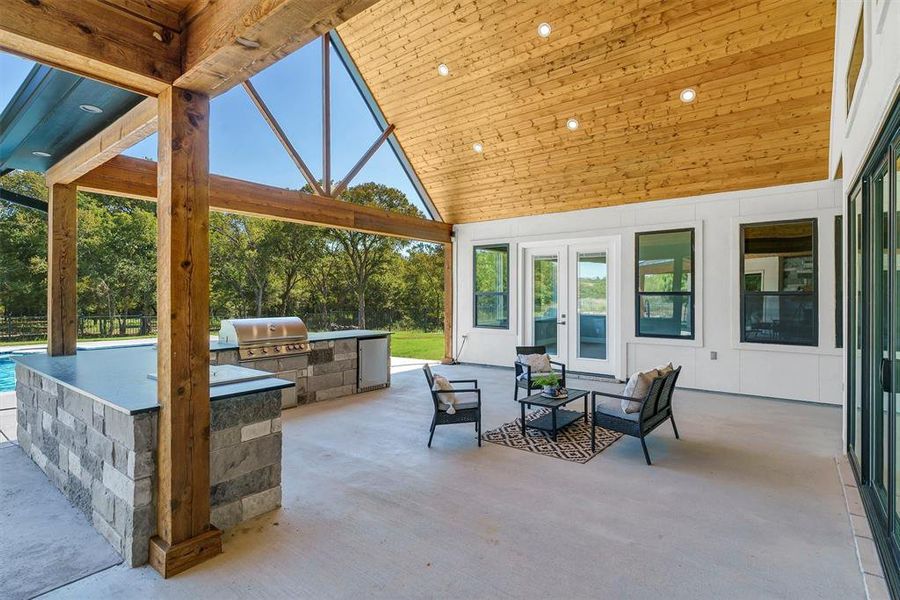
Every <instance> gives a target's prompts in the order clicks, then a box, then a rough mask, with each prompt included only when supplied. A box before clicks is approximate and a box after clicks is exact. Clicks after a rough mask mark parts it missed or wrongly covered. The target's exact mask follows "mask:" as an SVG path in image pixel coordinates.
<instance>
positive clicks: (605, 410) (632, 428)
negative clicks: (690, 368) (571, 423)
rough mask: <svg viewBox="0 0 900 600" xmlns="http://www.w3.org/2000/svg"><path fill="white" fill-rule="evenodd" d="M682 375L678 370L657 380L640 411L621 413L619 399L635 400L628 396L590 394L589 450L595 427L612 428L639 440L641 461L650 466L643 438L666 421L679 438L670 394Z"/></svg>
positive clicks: (595, 437) (595, 436) (593, 443)
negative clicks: (590, 423) (598, 402)
mask: <svg viewBox="0 0 900 600" xmlns="http://www.w3.org/2000/svg"><path fill="white" fill-rule="evenodd" d="M680 374H681V367H678V368H677V369H675V370H674V371H672V372H670V373H669V374H668V375H663V376H661V377H656V378H655V379H654V380H653V383H652V384H651V385H650V390H649V391H648V392H647V397H646V398H644V402H643V404H642V405H641V410H640V412H635V413H626V412H625V411H624V410H622V400H634V398H630V397H628V396H620V395H618V394H610V393H608V392H593V393H592V394H591V414H592V415H593V417H594V418H593V422H592V426H591V450H592V451H593V450H595V449H596V439H597V433H596V432H597V430H596V428H597V427H598V426H600V427H603V428H605V429H612V430H613V431H618V432H619V433H624V434H626V435H630V436H633V437H636V438H640V440H641V448H643V449H644V458H645V459H646V460H647V464H648V465H649V464H651V463H650V453H649V452H647V444H646V442H644V437H645V436H646V435H647V434H648V433H650V432H651V431H653V430H654V429H656V428H657V427H659V426H660V425H661V424H662V423H664V422H665V421H666V420H670V421H672V430H673V431H674V432H675V438H676V439H680V438H679V437H678V427H676V426H675V417H674V416H673V414H672V393H673V392H674V391H675V382H676V381H678V375H680ZM598 396H600V397H601V400H600V405H599V406H598V405H597V397H598Z"/></svg>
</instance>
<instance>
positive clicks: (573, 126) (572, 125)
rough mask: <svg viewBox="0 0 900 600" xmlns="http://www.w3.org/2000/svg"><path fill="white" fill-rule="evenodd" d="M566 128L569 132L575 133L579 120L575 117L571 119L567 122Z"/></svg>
mask: <svg viewBox="0 0 900 600" xmlns="http://www.w3.org/2000/svg"><path fill="white" fill-rule="evenodd" d="M566 127H568V128H569V131H575V130H576V129H578V119H576V118H575V117H572V118H570V119H569V120H568V121H566Z"/></svg>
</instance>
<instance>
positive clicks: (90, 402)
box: [16, 347, 292, 566]
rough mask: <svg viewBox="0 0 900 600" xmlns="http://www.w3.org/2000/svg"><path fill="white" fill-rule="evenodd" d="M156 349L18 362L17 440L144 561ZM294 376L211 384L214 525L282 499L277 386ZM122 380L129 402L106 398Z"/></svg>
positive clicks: (117, 543) (153, 474)
mask: <svg viewBox="0 0 900 600" xmlns="http://www.w3.org/2000/svg"><path fill="white" fill-rule="evenodd" d="M155 358H156V352H155V348H148V347H143V348H127V349H109V350H97V351H90V352H83V353H79V354H78V355H76V356H68V357H47V356H38V355H34V356H27V357H21V358H19V359H17V362H18V364H17V365H16V409H17V411H18V414H17V417H18V430H17V434H18V439H19V445H20V447H21V448H22V450H23V451H24V452H25V453H26V454H27V455H28V456H29V457H31V459H32V460H33V461H34V462H35V464H37V465H38V467H40V468H41V470H42V471H43V472H44V473H45V474H46V475H47V477H48V479H49V480H50V481H51V482H52V483H53V484H54V485H55V486H56V487H57V488H58V489H59V490H60V491H61V492H62V493H63V494H64V495H65V496H66V498H67V499H68V500H69V501H70V502H71V503H72V504H73V505H75V506H76V507H77V508H78V509H79V510H81V512H83V513H84V515H85V517H86V518H87V519H88V521H89V522H90V523H91V524H92V525H93V526H94V528H95V529H96V530H97V531H99V532H100V533H101V534H102V535H103V537H104V538H106V540H107V541H108V542H109V543H110V544H111V545H112V546H113V548H115V549H116V551H117V552H118V553H119V554H121V555H122V557H123V558H124V559H125V561H126V562H127V563H128V564H131V565H132V566H137V565H141V564H144V563H145V562H147V559H148V549H149V540H150V538H151V537H152V536H153V535H155V533H156V498H155V496H156V489H157V466H156V450H157V439H156V436H157V424H158V423H157V412H158V406H156V403H155V400H156V382H155V381H151V380H149V379H147V374H148V373H149V372H150V371H152V370H155V366H156V361H155ZM238 371H249V370H246V369H238ZM104 379H105V380H106V381H105V382H104ZM129 381H130V382H131V385H129ZM78 384H83V385H84V387H85V388H86V389H81V388H80V387H79V385H78ZM291 385H292V384H291V383H289V382H286V381H283V380H279V379H275V378H272V377H265V378H263V379H259V380H255V381H244V382H241V383H235V384H226V385H222V386H216V387H214V388H211V390H210V396H211V405H210V432H211V433H210V506H211V510H212V515H211V522H212V524H213V525H214V526H216V527H218V528H219V529H227V528H229V527H233V526H234V525H236V524H238V523H240V522H241V521H244V520H246V519H250V518H252V517H255V516H257V515H259V514H262V513H264V512H267V511H270V510H272V509H274V508H277V507H278V506H280V505H281V448H282V443H281V441H282V440H281V390H282V389H283V388H288V387H291ZM129 388H131V389H133V391H134V396H133V397H132V399H131V401H130V402H127V403H125V404H126V406H119V405H117V404H116V403H115V402H112V401H111V400H110V397H112V398H115V399H118V398H120V397H122V396H124V395H127V393H128V390H129ZM151 389H152V395H153V404H154V405H153V406H147V404H148V403H149V400H148V398H147V397H146V395H147V394H148V390H151ZM102 391H108V392H110V394H109V396H107V397H102V396H98V393H100V392H102Z"/></svg>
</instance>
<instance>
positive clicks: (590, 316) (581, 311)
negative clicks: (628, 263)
mask: <svg viewBox="0 0 900 600" xmlns="http://www.w3.org/2000/svg"><path fill="white" fill-rule="evenodd" d="M576 269H577V272H578V284H577V285H578V289H577V290H576V298H577V299H576V303H577V304H576V311H577V312H576V319H577V328H578V331H577V333H576V336H577V337H576V339H577V340H578V349H577V357H578V358H592V359H599V360H606V343H607V341H606V340H607V338H606V322H607V316H608V309H607V302H608V298H609V297H608V294H607V285H608V281H609V277H608V271H607V264H606V253H605V252H589V253H581V252H579V253H578V259H577V265H576Z"/></svg>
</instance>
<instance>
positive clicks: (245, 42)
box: [234, 36, 259, 49]
mask: <svg viewBox="0 0 900 600" xmlns="http://www.w3.org/2000/svg"><path fill="white" fill-rule="evenodd" d="M234 41H235V42H237V43H238V44H240V45H241V46H243V47H244V48H251V49H252V48H259V42H257V41H256V40H251V39H248V38H245V37H241V36H237V37H236V38H234Z"/></svg>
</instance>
